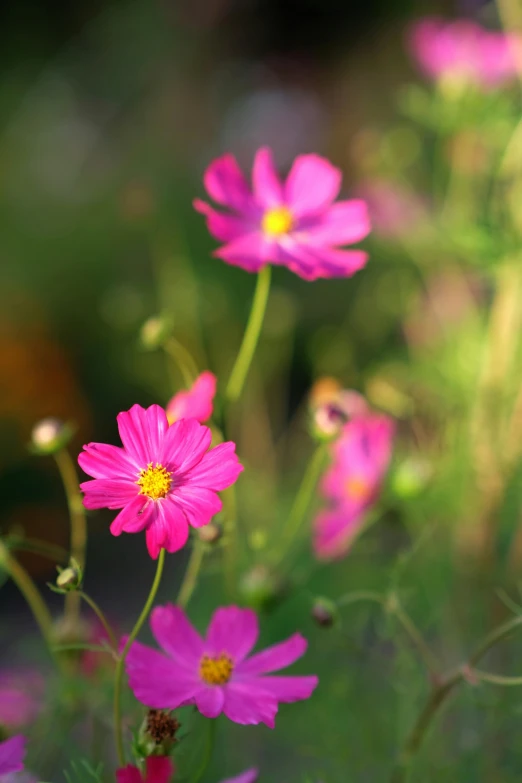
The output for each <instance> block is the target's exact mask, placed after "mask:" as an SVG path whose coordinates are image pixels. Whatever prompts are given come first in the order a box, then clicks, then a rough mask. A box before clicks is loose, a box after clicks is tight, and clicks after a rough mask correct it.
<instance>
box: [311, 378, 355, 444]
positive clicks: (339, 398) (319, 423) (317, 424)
mask: <svg viewBox="0 0 522 783" xmlns="http://www.w3.org/2000/svg"><path fill="white" fill-rule="evenodd" d="M310 408H311V414H312V425H313V432H314V434H315V435H316V436H317V437H318V438H327V439H329V438H332V437H334V436H335V435H337V434H338V433H339V432H340V431H341V429H342V427H343V426H344V425H345V424H346V422H347V421H349V420H350V419H352V418H353V417H354V416H362V415H363V414H364V413H366V411H367V410H368V403H367V402H366V400H365V399H364V397H363V396H362V394H359V392H356V391H353V389H343V388H342V386H341V384H340V383H339V381H337V380H336V379H335V378H319V380H317V381H316V382H315V383H314V385H313V386H312V388H311V390H310Z"/></svg>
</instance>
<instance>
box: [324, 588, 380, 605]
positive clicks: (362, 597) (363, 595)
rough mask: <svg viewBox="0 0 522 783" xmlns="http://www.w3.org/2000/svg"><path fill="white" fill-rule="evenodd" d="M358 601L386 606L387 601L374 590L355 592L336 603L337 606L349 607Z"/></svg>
mask: <svg viewBox="0 0 522 783" xmlns="http://www.w3.org/2000/svg"><path fill="white" fill-rule="evenodd" d="M358 601H374V602H375V603H378V604H381V606H386V599H385V597H384V596H383V595H381V594H380V593H374V592H373V591H372V590H355V591H354V592H353V593H346V595H342V596H341V597H340V598H339V599H338V600H337V601H336V602H335V603H336V605H337V606H348V605H349V604H355V603H357V602H358Z"/></svg>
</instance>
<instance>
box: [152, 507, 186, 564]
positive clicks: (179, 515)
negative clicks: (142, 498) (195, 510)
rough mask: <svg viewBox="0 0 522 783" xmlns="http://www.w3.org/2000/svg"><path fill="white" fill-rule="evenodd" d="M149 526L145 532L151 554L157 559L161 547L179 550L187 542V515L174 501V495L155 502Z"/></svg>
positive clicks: (171, 550)
mask: <svg viewBox="0 0 522 783" xmlns="http://www.w3.org/2000/svg"><path fill="white" fill-rule="evenodd" d="M151 515H152V516H151V519H150V521H149V527H148V528H147V532H146V534H145V538H146V541H147V549H148V550H149V555H150V556H151V557H152V558H153V559H154V560H156V558H157V557H158V555H159V553H160V550H161V549H166V550H167V552H177V551H178V550H179V549H182V548H183V547H184V546H185V544H186V543H187V539H188V534H189V526H188V521H187V517H186V516H185V514H184V513H183V511H182V510H181V509H180V508H179V507H178V506H177V505H176V503H175V502H174V501H173V499H172V496H170V495H169V496H167V497H166V498H165V499H164V500H159V501H155V502H153V505H152V511H151Z"/></svg>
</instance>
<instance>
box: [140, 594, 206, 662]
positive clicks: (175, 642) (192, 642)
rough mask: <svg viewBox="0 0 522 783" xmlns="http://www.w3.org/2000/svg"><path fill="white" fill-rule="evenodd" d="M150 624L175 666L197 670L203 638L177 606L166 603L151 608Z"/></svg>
mask: <svg viewBox="0 0 522 783" xmlns="http://www.w3.org/2000/svg"><path fill="white" fill-rule="evenodd" d="M150 626H151V629H152V633H153V634H154V638H155V639H156V641H157V643H158V644H159V646H160V647H162V648H163V649H164V650H165V652H166V653H167V654H168V655H169V656H170V658H172V660H173V661H174V662H175V664H176V666H182V667H183V668H189V669H191V671H192V672H196V671H198V668H199V662H200V660H201V657H202V655H203V639H202V638H201V636H200V635H199V634H198V632H197V631H196V629H195V628H194V626H193V625H192V624H191V623H190V622H189V620H188V618H187V616H186V614H185V612H184V611H183V610H182V609H180V608H179V607H178V606H173V605H172V604H167V605H166V606H156V608H155V609H153V610H152V614H151V617H150Z"/></svg>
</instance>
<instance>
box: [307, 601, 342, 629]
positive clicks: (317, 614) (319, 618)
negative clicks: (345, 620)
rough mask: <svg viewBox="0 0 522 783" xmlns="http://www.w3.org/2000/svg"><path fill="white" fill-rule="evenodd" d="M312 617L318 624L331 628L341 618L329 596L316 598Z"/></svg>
mask: <svg viewBox="0 0 522 783" xmlns="http://www.w3.org/2000/svg"><path fill="white" fill-rule="evenodd" d="M312 617H313V619H314V620H315V622H316V623H317V624H318V625H320V626H322V627H323V628H330V627H331V626H332V625H334V624H335V623H336V622H337V620H338V619H339V611H338V609H337V606H336V605H335V604H334V602H333V601H330V599H329V598H316V599H315V601H314V604H313V606H312Z"/></svg>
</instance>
